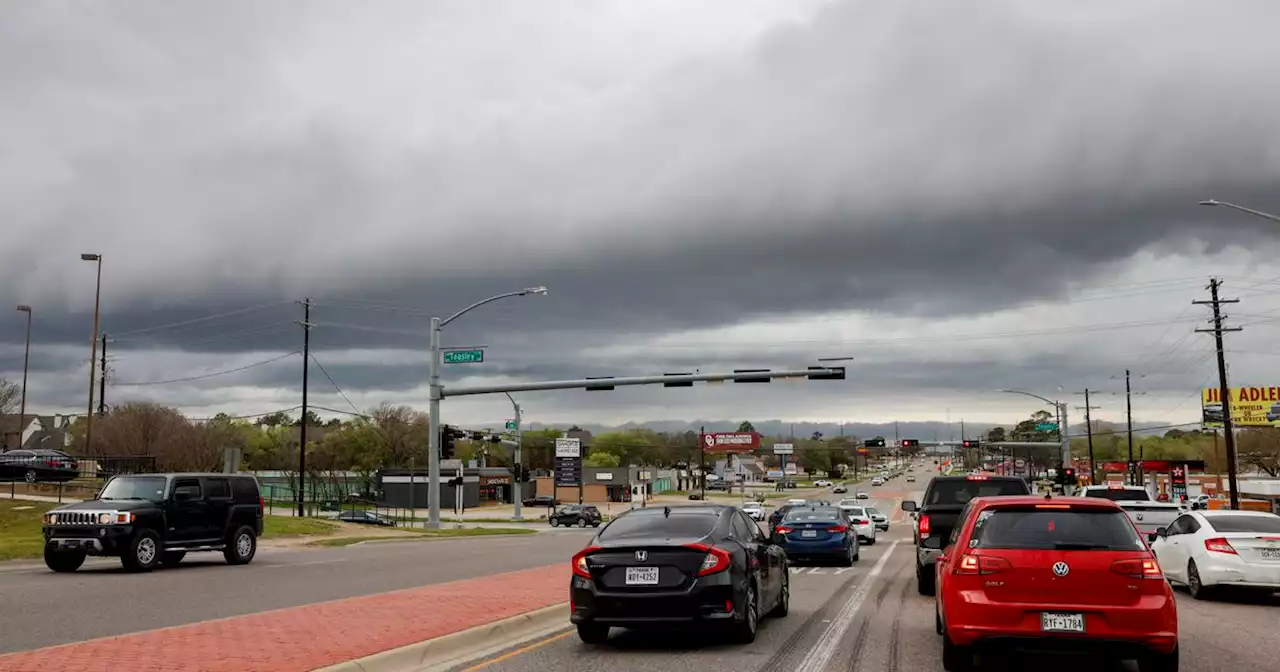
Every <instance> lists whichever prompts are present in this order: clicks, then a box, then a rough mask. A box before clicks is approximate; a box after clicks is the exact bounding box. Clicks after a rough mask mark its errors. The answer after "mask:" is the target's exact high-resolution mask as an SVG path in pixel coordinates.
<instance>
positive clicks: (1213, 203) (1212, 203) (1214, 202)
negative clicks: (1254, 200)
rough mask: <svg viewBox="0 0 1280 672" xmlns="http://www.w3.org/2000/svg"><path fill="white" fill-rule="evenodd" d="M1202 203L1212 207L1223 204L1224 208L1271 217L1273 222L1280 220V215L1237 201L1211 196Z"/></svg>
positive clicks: (1265, 217) (1201, 203) (1201, 202)
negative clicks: (1237, 202)
mask: <svg viewBox="0 0 1280 672" xmlns="http://www.w3.org/2000/svg"><path fill="white" fill-rule="evenodd" d="M1200 205H1208V206H1210V207H1213V206H1218V205H1221V206H1222V207H1224V208H1231V209H1232V210H1239V211H1240V212H1247V213H1249V214H1251V215H1254V216H1257V217H1261V218H1263V219H1269V220H1271V221H1273V222H1280V216H1277V215H1273V214H1271V213H1269V212H1263V211H1261V210H1254V209H1253V208H1246V207H1244V206H1243V205H1236V204H1235V203H1227V202H1226V201H1217V200H1214V199H1212V198H1210V199H1208V200H1204V201H1200Z"/></svg>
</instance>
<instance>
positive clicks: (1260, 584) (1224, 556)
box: [1148, 509, 1280, 600]
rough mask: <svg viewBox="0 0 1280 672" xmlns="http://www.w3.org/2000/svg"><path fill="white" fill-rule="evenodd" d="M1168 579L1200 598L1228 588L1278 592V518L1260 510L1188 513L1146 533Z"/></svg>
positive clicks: (1279, 524)
mask: <svg viewBox="0 0 1280 672" xmlns="http://www.w3.org/2000/svg"><path fill="white" fill-rule="evenodd" d="M1148 539H1149V541H1151V550H1152V551H1153V552H1154V553H1155V555H1156V560H1158V561H1159V562H1160V567H1161V568H1162V569H1163V570H1164V575H1165V578H1167V579H1169V581H1170V582H1173V583H1181V584H1184V585H1186V586H1187V588H1188V589H1189V590H1190V591H1191V596H1192V597H1194V598H1196V599H1197V600H1204V599H1209V598H1212V597H1213V595H1214V594H1215V593H1216V592H1218V590H1220V589H1221V588H1224V587H1228V586H1230V587H1236V588H1241V589H1253V590H1259V591H1266V592H1274V591H1277V590H1280V516H1277V515H1275V514H1272V513H1263V512H1261V511H1232V510H1229V509H1219V510H1216V511H1189V512H1187V513H1184V514H1182V515H1181V516H1178V518H1177V519H1176V520H1174V521H1173V522H1172V523H1170V524H1169V527H1168V528H1167V529H1165V530H1163V531H1162V530H1157V531H1156V532H1155V533H1154V534H1152V535H1150V536H1149V537H1148Z"/></svg>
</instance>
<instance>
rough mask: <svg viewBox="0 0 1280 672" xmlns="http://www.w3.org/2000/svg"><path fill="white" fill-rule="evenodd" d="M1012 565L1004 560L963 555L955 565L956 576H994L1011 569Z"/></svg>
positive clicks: (984, 556) (989, 556)
mask: <svg viewBox="0 0 1280 672" xmlns="http://www.w3.org/2000/svg"><path fill="white" fill-rule="evenodd" d="M1012 567H1013V565H1011V564H1009V561H1008V560H1005V559H1004V558H997V557H995V556H991V555H963V556H960V562H959V564H957V565H956V569H955V573H956V574H995V573H997V572H1003V571H1005V570H1006V569H1011V568H1012Z"/></svg>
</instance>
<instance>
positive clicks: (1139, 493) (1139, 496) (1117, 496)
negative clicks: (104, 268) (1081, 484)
mask: <svg viewBox="0 0 1280 672" xmlns="http://www.w3.org/2000/svg"><path fill="white" fill-rule="evenodd" d="M1084 496H1085V497H1101V498H1102V499H1109V500H1111V501H1113V502H1149V501H1151V496H1150V495H1148V494H1147V491H1146V490H1129V489H1128V488H1124V489H1121V488H1116V489H1114V490H1112V489H1111V488H1098V489H1096V490H1089V491H1087V492H1085V493H1084Z"/></svg>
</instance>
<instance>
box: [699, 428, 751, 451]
mask: <svg viewBox="0 0 1280 672" xmlns="http://www.w3.org/2000/svg"><path fill="white" fill-rule="evenodd" d="M702 446H703V448H705V449H707V450H711V451H715V452H721V453H745V452H750V451H752V450H755V449H756V448H759V447H760V435H759V434H757V433H755V432H721V433H718V434H703V435H702Z"/></svg>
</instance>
